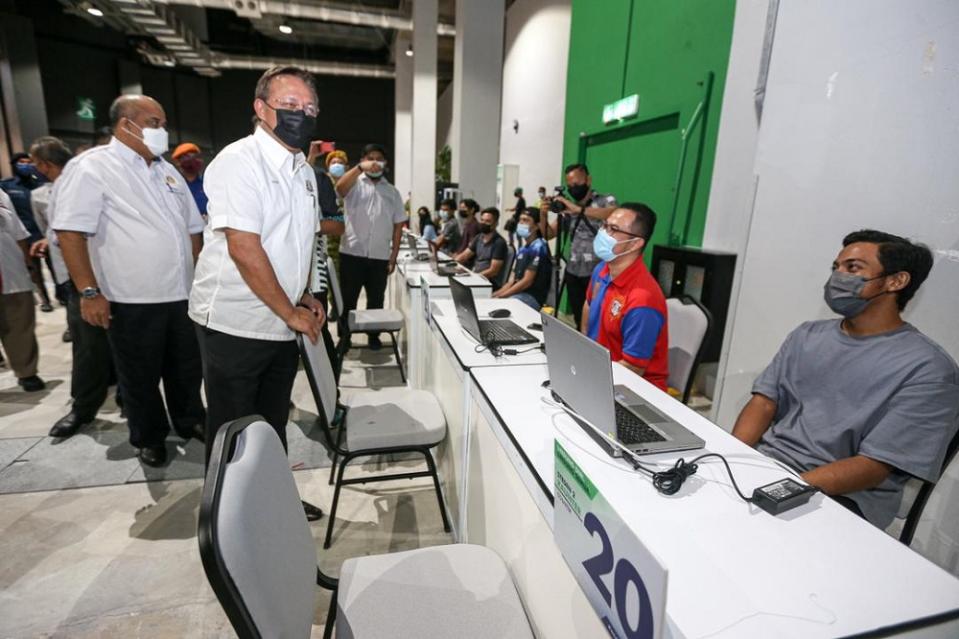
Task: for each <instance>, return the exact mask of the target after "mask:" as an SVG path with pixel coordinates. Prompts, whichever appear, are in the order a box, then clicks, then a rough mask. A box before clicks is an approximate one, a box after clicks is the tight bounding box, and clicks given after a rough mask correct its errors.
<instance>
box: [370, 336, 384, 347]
mask: <svg viewBox="0 0 959 639" xmlns="http://www.w3.org/2000/svg"><path fill="white" fill-rule="evenodd" d="M381 348H383V342H382V341H381V340H380V336H379V335H370V350H371V351H378V350H380V349H381Z"/></svg>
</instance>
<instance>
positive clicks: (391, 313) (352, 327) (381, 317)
mask: <svg viewBox="0 0 959 639" xmlns="http://www.w3.org/2000/svg"><path fill="white" fill-rule="evenodd" d="M326 268H327V272H328V273H329V274H330V290H331V291H332V292H333V299H332V302H333V311H334V313H335V316H336V328H337V333H338V334H339V341H338V343H337V347H336V352H337V356H338V357H340V359H342V358H343V356H344V355H346V352H347V351H348V350H349V344H350V335H351V334H352V333H381V332H382V333H389V334H390V341H391V342H392V344H393V355H394V356H395V357H396V366H397V367H398V368H399V369H400V379H402V380H403V383H404V384H406V371H405V370H404V369H403V360H402V358H401V357H400V345H399V341H398V339H397V335H398V334H399V332H400V331H401V330H403V324H404V323H405V319H404V317H403V313H402V312H401V311H398V310H396V309H393V308H366V309H362V310H360V309H354V310H352V311H350V312H349V314H348V315H347V316H345V317H344V316H343V310H342V309H343V293H342V292H341V291H340V279H339V275H337V273H336V265H335V264H334V262H333V259H332V258H328V259H327V263H326Z"/></svg>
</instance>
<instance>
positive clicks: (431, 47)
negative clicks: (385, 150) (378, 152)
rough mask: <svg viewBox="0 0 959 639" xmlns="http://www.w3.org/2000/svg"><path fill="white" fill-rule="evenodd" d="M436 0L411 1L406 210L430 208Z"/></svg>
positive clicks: (433, 180) (433, 176)
mask: <svg viewBox="0 0 959 639" xmlns="http://www.w3.org/2000/svg"><path fill="white" fill-rule="evenodd" d="M437 16H438V7H437V0H416V1H415V2H414V3H413V118H412V119H413V136H412V140H413V152H412V158H413V167H412V168H413V170H412V184H413V189H412V191H413V197H412V199H411V201H410V211H411V212H415V211H416V209H418V208H419V207H421V206H427V207H429V208H430V210H432V209H433V208H434V199H435V193H434V191H435V188H436V52H437V51H436V37H437V36H436V22H437Z"/></svg>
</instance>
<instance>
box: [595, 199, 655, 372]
mask: <svg viewBox="0 0 959 639" xmlns="http://www.w3.org/2000/svg"><path fill="white" fill-rule="evenodd" d="M655 226H656V214H655V213H654V212H653V211H652V209H650V208H649V207H648V206H646V205H645V204H637V203H632V202H630V203H625V204H622V205H620V206H619V208H617V209H616V210H615V211H613V213H612V214H610V216H609V217H608V218H607V219H606V221H605V222H604V223H603V228H602V229H601V230H600V231H599V232H598V233H597V234H596V239H595V240H594V242H593V250H594V253H595V255H596V256H597V257H599V258H600V259H602V260H603V261H602V263H600V264H599V265H598V266H597V267H596V268H595V269H594V270H593V276H592V278H591V279H590V283H589V289H588V290H587V292H586V303H585V304H584V305H583V324H584V325H583V326H581V327H580V330H582V331H583V332H584V333H586V335H588V336H589V337H590V338H591V339H593V340H596V341H597V342H599V343H600V344H602V345H603V346H605V347H606V348H607V349H609V354H610V357H611V358H612V360H613V361H614V362H619V363H621V364H623V365H624V366H626V367H627V368H629V369H630V370H632V371H634V372H635V373H637V374H639V375H642V376H643V377H644V378H645V379H646V381H648V382H649V383H651V384H653V385H655V386H658V387H659V388H661V389H662V390H664V391H665V390H666V380H667V378H668V377H669V331H668V327H667V317H666V298H665V296H664V295H663V291H662V289H660V287H659V284H658V283H657V282H656V280H655V279H653V276H652V275H650V273H649V270H648V269H647V268H646V265H645V264H644V263H643V250H644V249H645V248H646V243H647V242H648V241H649V238H650V237H652V234H653V229H654V228H655Z"/></svg>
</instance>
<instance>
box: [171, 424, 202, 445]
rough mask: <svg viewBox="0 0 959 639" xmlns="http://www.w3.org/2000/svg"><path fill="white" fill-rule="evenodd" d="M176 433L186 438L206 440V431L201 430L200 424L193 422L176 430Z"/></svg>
mask: <svg viewBox="0 0 959 639" xmlns="http://www.w3.org/2000/svg"><path fill="white" fill-rule="evenodd" d="M177 435H179V436H180V437H182V438H183V439H186V440H190V439H195V440H197V441H199V442H206V432H205V431H204V430H203V426H202V425H201V424H193V425H192V426H189V427H187V428H184V429H182V430H178V431H177Z"/></svg>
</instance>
